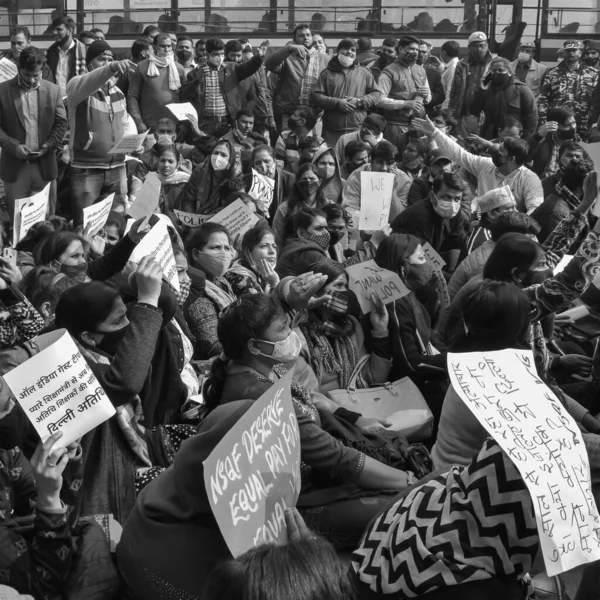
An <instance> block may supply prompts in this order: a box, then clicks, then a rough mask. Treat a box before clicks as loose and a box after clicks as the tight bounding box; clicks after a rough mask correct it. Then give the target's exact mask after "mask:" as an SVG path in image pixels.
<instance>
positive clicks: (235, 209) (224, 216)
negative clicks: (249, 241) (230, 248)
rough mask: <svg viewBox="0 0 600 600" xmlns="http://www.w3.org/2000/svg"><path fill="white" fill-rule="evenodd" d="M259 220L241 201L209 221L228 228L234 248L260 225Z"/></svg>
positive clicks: (232, 204)
mask: <svg viewBox="0 0 600 600" xmlns="http://www.w3.org/2000/svg"><path fill="white" fill-rule="evenodd" d="M258 220H259V219H258V217H257V216H256V214H254V213H253V212H250V209H249V208H248V207H247V206H246V205H245V204H244V201H243V200H240V199H238V200H236V201H235V202H232V203H231V204H230V205H229V206H226V207H225V208H224V209H223V210H222V211H220V212H218V213H217V214H216V215H215V216H214V217H211V218H210V219H209V221H211V222H212V223H220V224H221V225H223V226H224V227H226V228H227V231H228V232H229V237H230V238H231V240H232V241H233V245H234V246H237V243H238V241H239V240H240V239H241V238H242V237H243V235H244V234H245V233H246V231H248V229H251V228H252V227H254V225H256V224H257V223H258Z"/></svg>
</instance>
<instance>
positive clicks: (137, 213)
mask: <svg viewBox="0 0 600 600" xmlns="http://www.w3.org/2000/svg"><path fill="white" fill-rule="evenodd" d="M160 188H161V183H160V179H159V178H158V175H157V174H156V173H154V172H153V171H151V172H150V173H148V175H146V179H144V183H143V184H142V187H141V189H140V191H139V192H138V195H137V196H136V197H135V200H134V201H133V203H132V204H131V206H130V207H129V208H128V209H127V214H128V215H129V216H130V217H133V218H134V219H136V220H137V219H143V218H144V217H147V216H148V215H151V214H152V213H153V212H154V211H155V210H156V209H157V208H158V203H159V201H160Z"/></svg>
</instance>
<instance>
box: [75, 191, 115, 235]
mask: <svg viewBox="0 0 600 600" xmlns="http://www.w3.org/2000/svg"><path fill="white" fill-rule="evenodd" d="M114 199H115V194H114V193H112V194H111V195H110V196H107V197H106V198H104V200H100V202H96V204H92V206H88V207H87V208H84V209H83V228H84V229H85V228H86V227H87V226H88V224H89V223H91V228H90V231H89V234H90V235H96V234H97V233H98V232H99V231H100V230H101V229H102V228H103V227H104V225H105V224H106V221H107V220H108V215H109V213H110V211H111V209H112V205H113V201H114Z"/></svg>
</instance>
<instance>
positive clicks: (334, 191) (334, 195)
mask: <svg viewBox="0 0 600 600" xmlns="http://www.w3.org/2000/svg"><path fill="white" fill-rule="evenodd" d="M327 152H329V153H330V154H331V156H333V160H334V161H335V174H334V176H333V177H331V179H327V180H323V183H321V189H322V190H323V195H324V196H325V198H326V199H327V201H328V202H332V203H335V204H339V203H340V202H341V200H342V189H343V188H344V184H345V183H346V181H345V180H344V179H342V176H341V174H340V163H339V162H338V159H337V157H336V155H335V152H334V151H333V150H332V149H331V148H328V147H327V146H321V147H320V148H319V149H318V150H317V151H316V153H315V155H314V156H313V159H312V163H313V165H315V166H316V164H317V161H318V160H319V158H321V156H323V154H326V153H327Z"/></svg>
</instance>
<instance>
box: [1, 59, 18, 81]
mask: <svg viewBox="0 0 600 600" xmlns="http://www.w3.org/2000/svg"><path fill="white" fill-rule="evenodd" d="M18 72H19V69H18V68H17V65H15V63H14V62H13V61H12V60H9V59H8V58H3V59H2V60H0V83H2V82H3V81H8V80H9V79H14V78H15V77H16V76H17V73H18Z"/></svg>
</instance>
